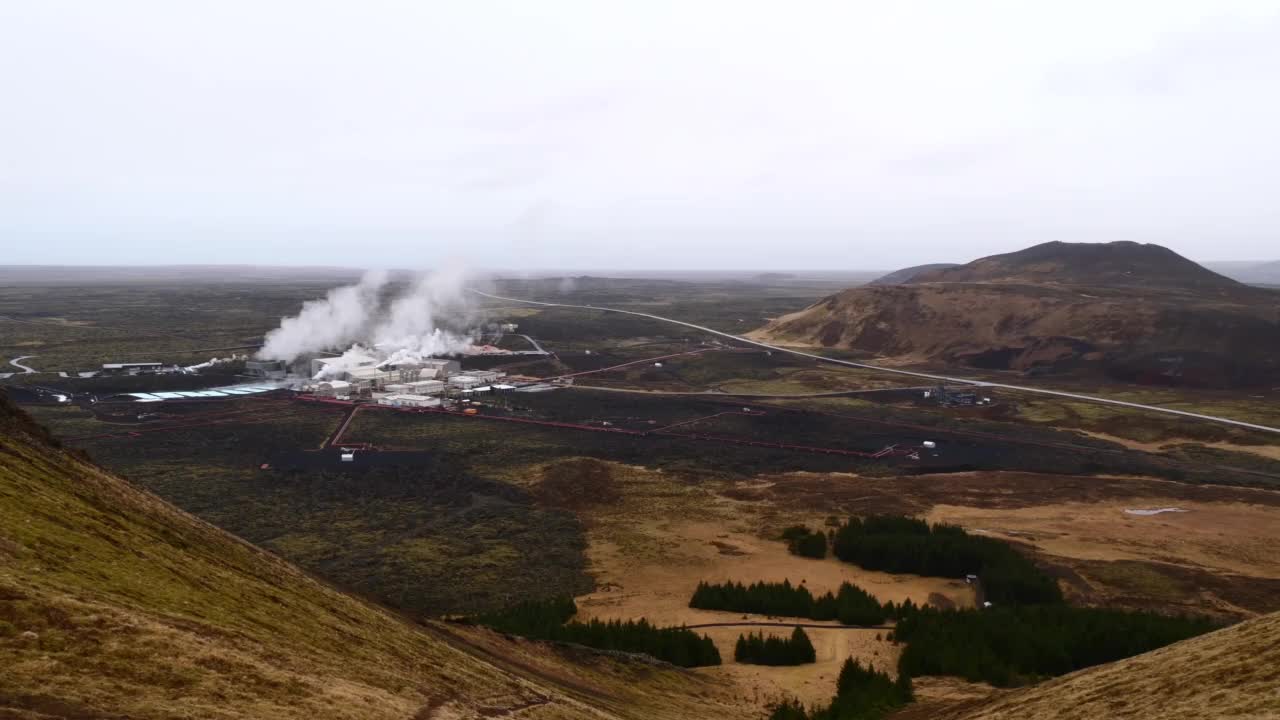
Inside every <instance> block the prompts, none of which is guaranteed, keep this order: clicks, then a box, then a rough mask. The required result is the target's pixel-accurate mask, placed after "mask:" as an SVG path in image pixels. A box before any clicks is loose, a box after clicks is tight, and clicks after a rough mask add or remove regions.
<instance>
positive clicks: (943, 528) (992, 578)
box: [832, 515, 1062, 605]
mask: <svg viewBox="0 0 1280 720" xmlns="http://www.w3.org/2000/svg"><path fill="white" fill-rule="evenodd" d="M832 552H833V553H834V554H835V556H836V557H838V558H840V559H841V560H843V561H845V562H848V563H853V564H854V565H857V566H859V567H863V568H866V569H868V570H880V571H883V572H889V573H914V574H916V575H932V576H934V577H950V578H961V577H965V576H966V575H970V574H972V575H977V576H978V578H979V580H980V582H981V583H982V592H983V599H984V600H987V601H990V602H991V603H993V604H996V605H1008V604H1013V605H1019V604H1039V603H1057V602H1061V601H1062V592H1061V591H1060V590H1059V589H1058V585H1057V583H1056V582H1054V580H1053V578H1051V577H1048V576H1047V575H1045V574H1044V573H1043V572H1041V571H1040V569H1039V568H1037V567H1036V566H1035V564H1034V563H1032V562H1031V561H1030V560H1028V559H1027V558H1026V557H1024V556H1023V555H1021V554H1020V553H1019V552H1018V551H1017V550H1014V549H1013V547H1011V546H1010V545H1009V544H1008V543H1005V542H1001V541H1000V540H996V539H993V538H985V537H975V536H973V535H970V534H968V533H966V532H965V531H964V530H962V529H961V528H958V527H956V526H954V525H933V526H930V525H929V524H928V523H926V522H925V521H923V520H917V519H915V518H908V517H898V516H886V515H873V516H870V517H867V518H862V519H860V518H856V517H855V518H850V519H849V521H848V522H846V523H845V524H843V525H841V526H840V528H839V529H838V530H836V533H835V540H834V542H833V543H832Z"/></svg>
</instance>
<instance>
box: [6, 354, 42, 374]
mask: <svg viewBox="0 0 1280 720" xmlns="http://www.w3.org/2000/svg"><path fill="white" fill-rule="evenodd" d="M33 357H36V356H35V355H23V356H22V357H19V358H14V359H12V360H10V361H9V364H10V365H12V366H14V367H16V368H18V369H19V370H21V371H22V372H23V374H28V373H34V372H40V371H39V370H36V369H35V368H29V367H27V366H26V365H23V364H22V361H23V360H27V359H29V358H33Z"/></svg>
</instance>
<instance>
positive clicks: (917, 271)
mask: <svg viewBox="0 0 1280 720" xmlns="http://www.w3.org/2000/svg"><path fill="white" fill-rule="evenodd" d="M953 267H959V265H958V264H957V263H930V264H928V265H912V266H911V267H905V268H902V269H901V270H894V271H893V272H891V273H888V274H886V275H881V276H880V277H878V278H876V279H875V280H872V281H871V282H869V283H867V284H868V285H901V284H903V283H905V282H910V281H911V280H913V279H914V278H916V277H917V276H919V275H924V274H927V273H931V272H934V271H935V270H946V269H949V268H953Z"/></svg>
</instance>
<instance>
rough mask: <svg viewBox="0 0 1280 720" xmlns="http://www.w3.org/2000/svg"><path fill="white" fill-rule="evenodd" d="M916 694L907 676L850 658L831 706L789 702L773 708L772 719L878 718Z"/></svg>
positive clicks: (900, 705) (846, 662)
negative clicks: (807, 706) (895, 675)
mask: <svg viewBox="0 0 1280 720" xmlns="http://www.w3.org/2000/svg"><path fill="white" fill-rule="evenodd" d="M914 697H915V693H914V691H913V689H912V687H911V678H909V677H907V676H906V675H903V674H899V675H898V679H897V680H892V679H890V677H889V676H888V674H886V673H884V672H880V671H878V670H876V669H875V668H874V667H865V668H864V667H862V665H861V664H859V663H858V661H856V660H854V659H853V658H848V659H846V660H845V661H844V666H843V667H842V668H841V669H840V678H839V679H838V680H837V681H836V695H835V697H834V698H832V699H831V704H830V705H828V706H827V707H820V708H813V709H812V710H808V711H806V710H805V709H804V706H802V705H801V704H799V703H797V702H785V703H782V704H781V705H778V706H776V707H775V708H774V709H773V713H772V714H771V715H770V716H769V720H876V719H877V718H881V717H884V716H885V715H887V714H889V713H890V712H892V711H894V710H896V709H898V708H900V707H902V706H904V705H906V704H908V703H910V702H911V701H912V699H913V698H914Z"/></svg>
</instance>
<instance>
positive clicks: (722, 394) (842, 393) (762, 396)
mask: <svg viewBox="0 0 1280 720" xmlns="http://www.w3.org/2000/svg"><path fill="white" fill-rule="evenodd" d="M934 387H936V386H935V385H915V386H912V387H894V388H871V389H869V390H833V391H831V392H817V393H792V394H774V393H749V392H727V391H721V390H640V389H639V388H616V387H604V386H601V385H570V386H569V387H568V389H570V390H599V391H600V392H615V393H631V394H633V395H693V396H697V397H716V398H752V399H759V400H804V399H807V398H826V397H850V396H855V395H867V394H870V393H887V392H902V391H904V390H907V391H920V390H930V389H932V388H934Z"/></svg>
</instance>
